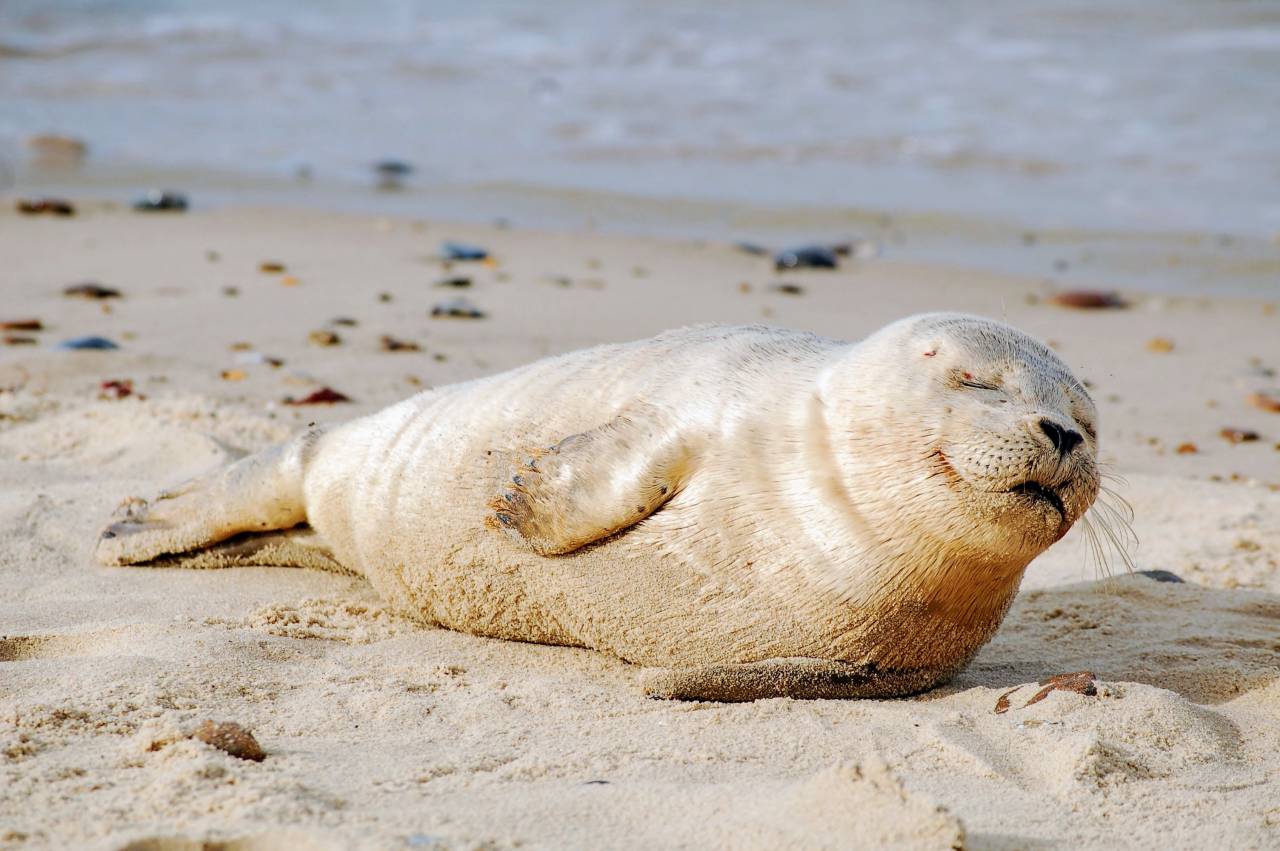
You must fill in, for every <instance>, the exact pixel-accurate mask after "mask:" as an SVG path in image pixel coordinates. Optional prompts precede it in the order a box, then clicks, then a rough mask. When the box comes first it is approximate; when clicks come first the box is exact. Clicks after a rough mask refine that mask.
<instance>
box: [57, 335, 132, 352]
mask: <svg viewBox="0 0 1280 851" xmlns="http://www.w3.org/2000/svg"><path fill="white" fill-rule="evenodd" d="M54 348H55V349H64V350H76V349H103V350H105V349H118V348H120V347H119V346H117V345H116V344H115V343H113V342H111V341H110V340H108V339H107V338H106V337H93V336H90V337H72V338H71V339H70V340H63V341H62V342H61V343H58V344H57V345H56V346H54Z"/></svg>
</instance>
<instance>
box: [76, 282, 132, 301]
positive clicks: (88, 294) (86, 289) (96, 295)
mask: <svg viewBox="0 0 1280 851" xmlns="http://www.w3.org/2000/svg"><path fill="white" fill-rule="evenodd" d="M62 294H63V295H64V296H67V297H68V298H85V299H104V298H120V291H119V290H116V289H112V288H111V287H104V286H102V285H101V284H96V283H93V282H92V281H86V282H85V283H83V284H72V285H71V286H69V287H63V289H62Z"/></svg>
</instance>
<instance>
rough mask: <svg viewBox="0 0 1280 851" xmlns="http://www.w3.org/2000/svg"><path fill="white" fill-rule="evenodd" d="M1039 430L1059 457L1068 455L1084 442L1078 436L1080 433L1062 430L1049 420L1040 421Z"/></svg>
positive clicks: (1067, 429) (1066, 429)
mask: <svg viewBox="0 0 1280 851" xmlns="http://www.w3.org/2000/svg"><path fill="white" fill-rule="evenodd" d="M1040 430H1041V431H1042V432H1044V433H1045V435H1047V436H1048V438H1049V441H1050V442H1051V443H1052V444H1053V448H1054V449H1056V450H1058V454H1059V455H1068V454H1070V452H1071V450H1072V449H1075V448H1076V447H1077V446H1079V445H1080V443H1081V442H1083V441H1084V438H1083V437H1081V436H1080V432H1078V431H1072V430H1071V429H1069V428H1063V427H1062V426H1060V425H1058V424H1057V423H1055V422H1054V421H1053V420H1050V419H1041V420H1040Z"/></svg>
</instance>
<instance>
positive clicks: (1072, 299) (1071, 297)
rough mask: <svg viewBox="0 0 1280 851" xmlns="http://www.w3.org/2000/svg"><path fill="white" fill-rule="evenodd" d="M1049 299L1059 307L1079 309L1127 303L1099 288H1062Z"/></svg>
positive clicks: (1118, 305)
mask: <svg viewBox="0 0 1280 851" xmlns="http://www.w3.org/2000/svg"><path fill="white" fill-rule="evenodd" d="M1049 301H1050V302H1052V303H1053V304H1056V305H1058V306H1059V307H1073V308H1077V309H1080V310H1106V309H1111V308H1115V309H1119V308H1125V307H1128V306H1129V304H1128V302H1126V301H1125V300H1124V299H1122V298H1120V296H1118V295H1116V294H1115V293H1112V292H1104V291H1101V290H1064V291H1063V292H1059V293H1054V294H1053V295H1051V296H1049Z"/></svg>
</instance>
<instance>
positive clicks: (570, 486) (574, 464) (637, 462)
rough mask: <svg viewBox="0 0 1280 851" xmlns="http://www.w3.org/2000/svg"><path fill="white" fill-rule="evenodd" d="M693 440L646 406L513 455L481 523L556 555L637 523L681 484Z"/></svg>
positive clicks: (689, 467)
mask: <svg viewBox="0 0 1280 851" xmlns="http://www.w3.org/2000/svg"><path fill="white" fill-rule="evenodd" d="M693 443H694V441H693V440H692V439H691V437H690V436H689V435H688V434H687V433H685V431H684V430H682V429H681V428H680V427H679V426H678V425H677V424H675V423H673V422H671V421H670V420H669V419H668V418H666V417H664V416H662V415H661V413H660V412H658V411H657V410H656V409H654V408H652V407H648V406H646V407H644V408H642V409H640V410H638V411H636V412H633V413H628V414H623V415H621V416H618V417H617V418H615V419H613V420H612V421H610V422H608V423H606V424H605V425H603V426H600V427H599V428H595V429H592V430H590V431H585V432H581V433H579V434H574V435H570V436H569V437H566V438H565V439H564V440H561V441H560V442H559V443H557V444H556V445H554V446H551V447H549V448H547V449H542V450H537V451H534V452H531V453H524V454H523V455H518V456H517V457H516V461H515V463H513V464H512V467H511V469H510V470H508V471H507V476H506V477H505V481H504V485H503V489H502V490H501V491H500V492H499V494H498V495H497V496H495V497H494V498H493V499H492V500H490V501H489V508H490V509H491V511H492V513H491V514H490V515H489V516H488V517H487V518H486V519H485V522H486V524H487V525H489V526H490V527H492V528H495V529H505V530H508V531H510V532H511V533H513V534H514V535H516V536H517V537H519V538H520V540H521V541H523V542H524V543H525V544H526V545H527V546H528V547H529V548H530V549H532V550H533V551H534V552H536V553H538V554H539V555H563V554H564V553H570V552H573V551H574V550H576V549H578V548H580V547H583V546H586V545H587V544H589V543H591V542H593V541H598V540H601V539H602V538H606V537H608V536H609V535H612V534H614V533H616V532H620V531H622V530H623V529H626V528H628V527H629V526H632V525H634V524H636V523H639V522H640V521H641V520H643V519H644V518H646V517H648V516H649V515H650V514H652V513H653V512H655V511H657V510H658V509H659V508H661V507H662V506H663V505H664V504H665V503H666V502H667V500H669V499H671V498H672V497H673V496H674V495H675V494H676V493H677V492H678V491H679V489H680V487H681V486H682V485H683V483H684V482H685V481H686V480H687V478H688V476H689V474H690V472H691V471H692V467H693V463H694V453H695V450H694V446H693Z"/></svg>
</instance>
